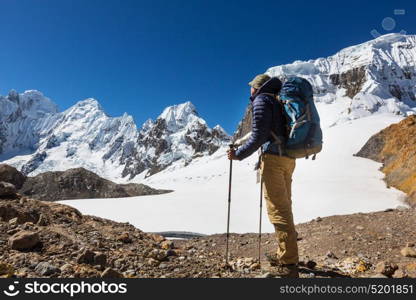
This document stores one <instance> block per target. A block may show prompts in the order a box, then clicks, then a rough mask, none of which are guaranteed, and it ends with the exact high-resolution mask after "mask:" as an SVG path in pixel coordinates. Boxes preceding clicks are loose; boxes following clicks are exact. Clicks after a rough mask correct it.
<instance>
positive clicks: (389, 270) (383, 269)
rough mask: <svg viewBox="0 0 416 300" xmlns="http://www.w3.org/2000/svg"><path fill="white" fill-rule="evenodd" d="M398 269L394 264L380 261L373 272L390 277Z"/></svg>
mask: <svg viewBox="0 0 416 300" xmlns="http://www.w3.org/2000/svg"><path fill="white" fill-rule="evenodd" d="M398 268H399V267H398V266H397V265H396V264H393V263H391V262H387V261H382V262H379V263H378V264H377V265H376V268H375V272H376V273H378V274H383V275H385V276H387V277H391V276H393V274H394V272H396V270H397V269H398Z"/></svg>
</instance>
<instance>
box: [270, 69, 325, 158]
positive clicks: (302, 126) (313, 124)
mask: <svg viewBox="0 0 416 300" xmlns="http://www.w3.org/2000/svg"><path fill="white" fill-rule="evenodd" d="M278 101H280V103H281V104H282V106H283V113H284V115H285V117H286V121H287V130H288V131H287V137H286V138H287V139H286V143H285V144H284V147H283V148H284V149H285V152H286V155H288V156H289V157H292V158H306V159H308V158H309V156H311V155H313V157H312V159H313V160H314V159H315V158H316V154H317V153H319V152H320V151H321V150H322V130H321V126H320V119H319V114H318V111H317V109H316V106H315V103H314V101H313V88H312V85H311V84H310V83H309V81H307V80H306V79H304V78H301V77H296V76H294V77H289V78H288V79H287V80H286V81H285V83H284V84H283V87H282V89H281V91H280V94H279V97H278ZM272 135H274V134H273V133H272ZM274 138H275V139H276V142H277V143H279V139H278V137H276V136H274Z"/></svg>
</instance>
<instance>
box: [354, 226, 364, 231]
mask: <svg viewBox="0 0 416 300" xmlns="http://www.w3.org/2000/svg"><path fill="white" fill-rule="evenodd" d="M355 229H357V230H364V227H363V226H361V225H358V226H357V227H355Z"/></svg>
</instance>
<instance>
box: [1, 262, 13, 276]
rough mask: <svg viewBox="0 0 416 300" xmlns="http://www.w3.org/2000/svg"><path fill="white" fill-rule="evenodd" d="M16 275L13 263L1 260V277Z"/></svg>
mask: <svg viewBox="0 0 416 300" xmlns="http://www.w3.org/2000/svg"><path fill="white" fill-rule="evenodd" d="M13 275H14V269H13V267H12V266H11V265H9V264H6V263H2V262H0V278H10V277H12V276H13Z"/></svg>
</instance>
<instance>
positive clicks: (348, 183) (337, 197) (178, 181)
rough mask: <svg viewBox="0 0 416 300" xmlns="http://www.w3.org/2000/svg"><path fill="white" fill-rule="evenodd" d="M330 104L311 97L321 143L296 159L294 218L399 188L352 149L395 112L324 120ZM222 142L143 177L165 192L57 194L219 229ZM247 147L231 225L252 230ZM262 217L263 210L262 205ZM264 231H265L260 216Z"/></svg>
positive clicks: (163, 221)
mask: <svg viewBox="0 0 416 300" xmlns="http://www.w3.org/2000/svg"><path fill="white" fill-rule="evenodd" d="M337 109H338V108H337V107H336V106H334V105H326V104H323V103H319V104H318V110H319V112H320V114H321V116H322V118H323V124H327V125H324V126H325V128H324V135H325V141H326V143H325V146H324V150H323V152H322V153H320V155H319V156H318V157H317V160H316V161H311V160H297V167H296V170H295V174H294V184H293V207H294V208H293V209H294V216H295V222H297V223H299V222H305V221H308V220H311V219H313V218H316V217H318V216H321V217H323V216H330V215H336V214H348V213H357V212H370V211H377V210H383V209H385V208H390V207H396V206H398V205H400V204H401V198H402V197H403V195H404V194H403V193H402V192H400V191H397V190H395V189H387V188H386V185H385V183H384V182H383V181H382V178H383V174H382V173H381V172H380V171H378V168H379V167H380V164H378V163H375V162H373V161H370V160H367V159H362V158H358V157H354V156H353V154H354V153H356V152H358V150H359V149H360V148H361V147H362V145H364V143H365V142H366V141H367V140H368V138H369V137H370V136H371V135H373V134H375V133H376V132H378V131H379V130H381V129H383V128H385V127H386V126H388V125H389V124H391V123H395V122H398V121H399V120H401V118H402V117H400V116H395V115H393V114H387V113H384V114H375V115H372V116H369V117H365V118H361V119H358V120H354V121H349V122H344V123H343V124H338V125H337V126H329V125H328V124H330V123H331V122H330V119H331V117H332V115H333V114H334V113H335V112H336V111H337ZM225 151H226V148H222V149H221V150H219V151H218V152H216V153H215V154H214V155H212V156H211V157H202V158H199V159H196V160H195V161H194V162H193V163H191V164H190V165H189V166H187V167H185V168H183V167H178V166H175V165H173V166H171V167H170V168H168V169H166V170H164V171H162V172H160V173H158V174H155V175H153V176H151V177H149V178H147V179H146V180H145V181H144V182H143V183H146V184H149V185H151V186H153V187H156V188H167V189H174V190H175V191H174V192H173V193H171V194H165V195H157V196H144V197H134V198H125V199H94V200H74V201H62V203H66V204H69V205H71V206H74V207H76V208H78V209H79V210H80V211H81V212H82V213H86V214H92V215H98V216H101V217H106V218H110V219H113V220H117V221H123V222H130V223H132V224H133V225H135V226H137V227H138V228H140V229H142V230H145V231H168V230H178V231H192V232H200V233H219V232H224V231H225V230H226V204H227V193H228V190H227V188H228V167H229V162H228V161H227V159H226V155H225ZM256 159H257V157H256V155H255V154H254V155H252V156H251V157H250V158H248V159H247V160H244V161H242V162H234V169H233V193H232V210H231V231H233V232H254V231H256V230H257V226H258V209H259V185H258V184H256V183H255V177H256V176H255V172H254V171H252V169H253V166H254V163H255V161H256ZM263 217H264V218H266V217H267V216H266V213H265V212H264V216H263ZM264 224H265V231H272V230H273V228H272V226H271V225H270V224H269V222H264Z"/></svg>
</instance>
